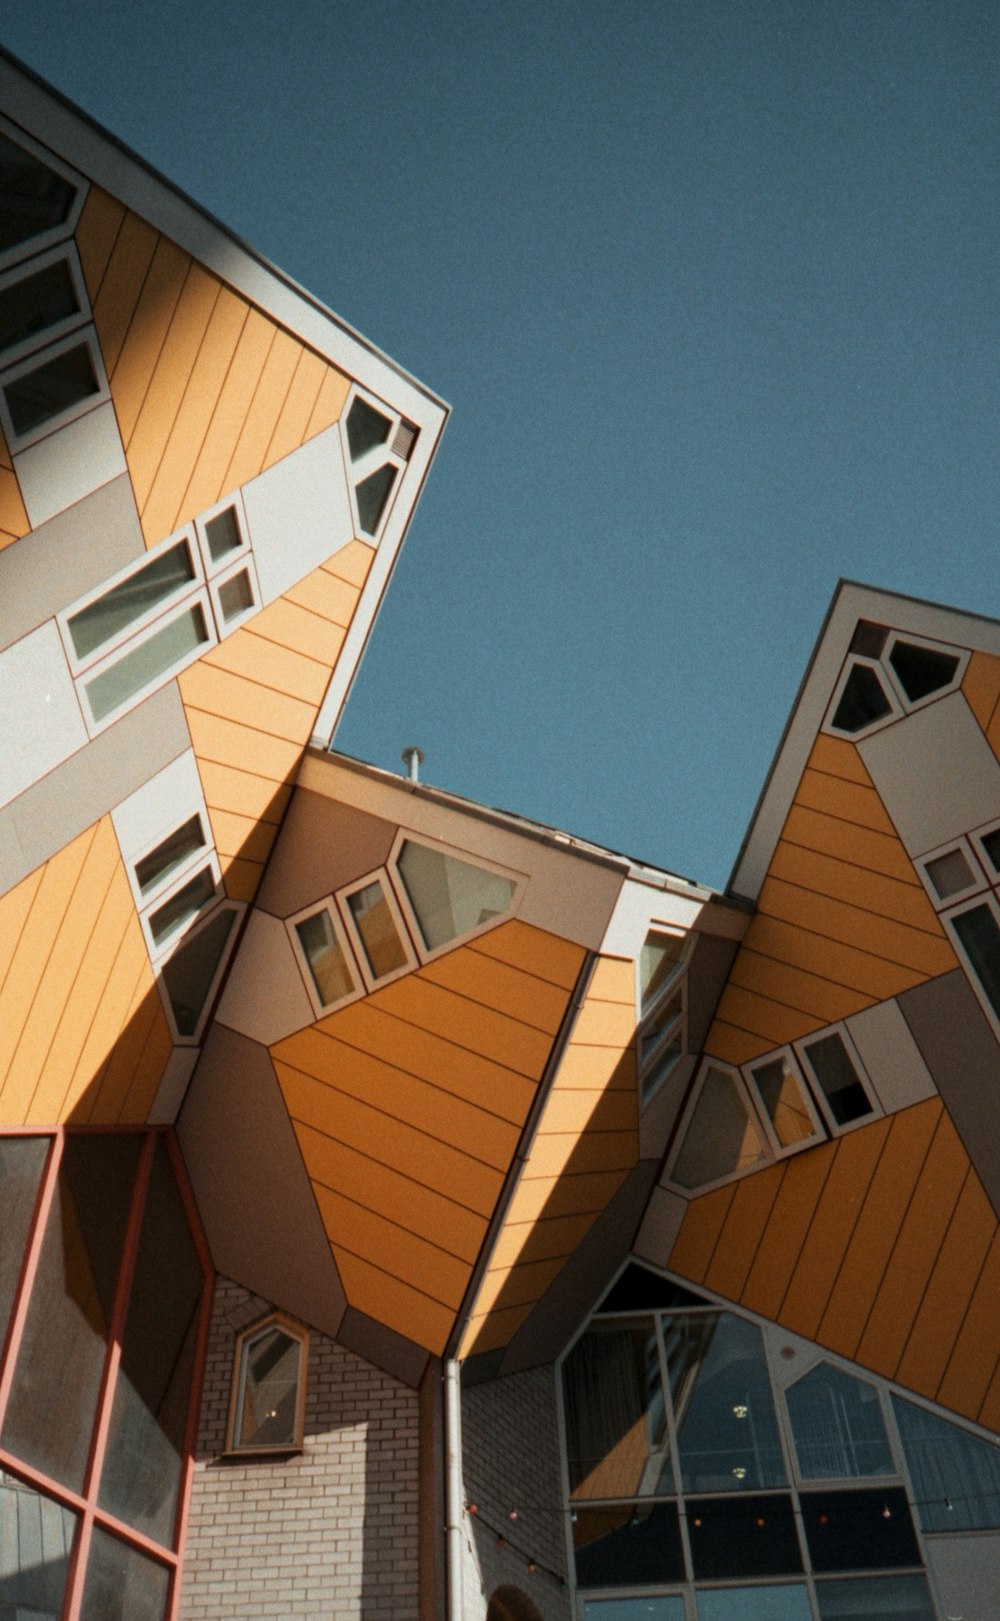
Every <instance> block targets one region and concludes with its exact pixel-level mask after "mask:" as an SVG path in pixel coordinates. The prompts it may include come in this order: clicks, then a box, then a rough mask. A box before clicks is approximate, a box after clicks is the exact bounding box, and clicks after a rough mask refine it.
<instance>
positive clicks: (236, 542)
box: [205, 507, 243, 563]
mask: <svg viewBox="0 0 1000 1621" xmlns="http://www.w3.org/2000/svg"><path fill="white" fill-rule="evenodd" d="M205 539H206V540H207V542H208V555H209V557H210V558H211V559H212V562H213V563H217V562H218V561H219V559H220V557H228V555H229V553H230V552H238V551H239V549H240V547H241V546H242V545H243V536H242V535H241V534H240V526H239V521H238V519H237V517H236V508H235V507H224V508H223V509H222V511H221V512H217V513H216V514H215V517H214V518H209V520H208V522H207V523H206V525H205Z"/></svg>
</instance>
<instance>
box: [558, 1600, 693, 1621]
mask: <svg viewBox="0 0 1000 1621" xmlns="http://www.w3.org/2000/svg"><path fill="white" fill-rule="evenodd" d="M583 1616H584V1621H684V1600H683V1599H682V1598H679V1597H677V1596H676V1595H671V1594H670V1593H656V1594H645V1595H643V1596H642V1597H639V1598H591V1599H587V1601H586V1603H585V1604H584V1606H583Z"/></svg>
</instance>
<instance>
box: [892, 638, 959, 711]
mask: <svg viewBox="0 0 1000 1621" xmlns="http://www.w3.org/2000/svg"><path fill="white" fill-rule="evenodd" d="M889 663H890V664H891V665H892V667H893V669H894V670H895V672H896V674H897V675H898V677H899V683H900V686H901V687H902V689H903V691H904V692H905V693H906V696H907V697H908V698H909V700H910V702H911V703H916V702H917V701H918V699H920V698H927V697H929V696H930V694H931V693H932V692H940V691H941V689H942V687H947V686H949V685H950V684H951V682H952V681H953V680H954V679H955V671H956V670H957V669H958V656H957V654H955V653H941V652H938V650H937V649H936V648H933V647H919V646H918V645H917V643H916V642H896V644H895V646H894V647H893V649H892V652H891V653H890V654H889Z"/></svg>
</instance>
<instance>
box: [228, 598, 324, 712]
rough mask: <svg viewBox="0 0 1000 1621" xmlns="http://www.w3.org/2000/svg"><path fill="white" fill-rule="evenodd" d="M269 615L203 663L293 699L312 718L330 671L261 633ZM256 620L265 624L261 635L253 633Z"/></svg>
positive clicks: (242, 628)
mask: <svg viewBox="0 0 1000 1621" xmlns="http://www.w3.org/2000/svg"><path fill="white" fill-rule="evenodd" d="M270 611H271V610H270V608H265V609H264V611H263V613H260V614H258V615H256V616H255V618H254V619H253V620H252V621H251V623H250V624H247V625H241V626H240V628H239V630H236V631H234V632H233V634H232V635H231V636H227V637H226V639H225V641H224V642H220V644H219V646H218V647H213V649H212V651H211V652H210V653H206V654H204V656H203V658H202V663H203V664H208V665H210V666H211V667H212V668H213V669H215V670H228V671H229V672H230V673H231V674H232V675H238V676H241V677H242V678H243V679H244V680H245V681H247V682H255V683H257V684H259V685H260V686H262V687H270V688H271V689H272V690H273V691H274V692H280V693H282V694H283V695H284V696H285V697H288V698H296V699H298V700H299V702H300V703H306V704H309V705H310V706H311V708H312V710H313V713H314V714H315V712H316V711H317V710H318V709H319V706H320V704H321V703H322V701H323V694H324V693H325V692H326V689H327V687H328V686H329V684H330V670H329V668H328V667H327V666H326V665H324V664H319V663H317V661H316V660H315V659H311V658H306V657H305V655H304V654H302V653H296V652H295V651H294V649H293V648H289V647H282V646H281V644H280V643H278V642H275V641H270V640H269V639H268V637H267V636H266V634H264V633H263V632H264V631H265V630H266V628H267V626H268V624H269V623H270V621H269V620H268V618H267V616H268V614H269V613H270ZM258 620H261V621H263V622H264V623H263V626H262V629H261V631H258V630H257V629H256V626H257V623H258Z"/></svg>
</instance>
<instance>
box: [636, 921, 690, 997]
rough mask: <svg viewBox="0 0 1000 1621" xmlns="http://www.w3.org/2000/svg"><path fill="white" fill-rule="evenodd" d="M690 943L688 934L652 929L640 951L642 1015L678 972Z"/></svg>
mask: <svg viewBox="0 0 1000 1621" xmlns="http://www.w3.org/2000/svg"><path fill="white" fill-rule="evenodd" d="M686 946H687V935H686V934H673V933H667V931H666V930H664V929H650V931H649V933H648V934H647V936H646V939H645V941H644V942H643V947H642V951H641V952H640V953H639V1017H640V1018H642V1019H644V1018H645V1017H646V1014H647V1013H649V1012H650V1011H651V1009H652V1008H653V1007H655V1005H656V1003H657V1002H658V1001H659V999H660V997H661V995H662V994H663V992H664V991H665V990H666V988H667V986H668V985H669V984H670V983H671V982H672V981H673V980H674V979H675V978H676V976H677V975H678V974H679V972H680V970H681V967H682V965H683V961H684V954H685V948H686Z"/></svg>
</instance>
